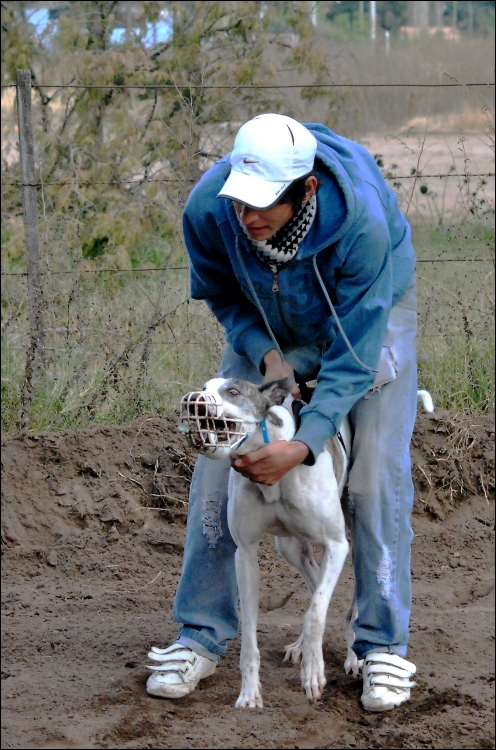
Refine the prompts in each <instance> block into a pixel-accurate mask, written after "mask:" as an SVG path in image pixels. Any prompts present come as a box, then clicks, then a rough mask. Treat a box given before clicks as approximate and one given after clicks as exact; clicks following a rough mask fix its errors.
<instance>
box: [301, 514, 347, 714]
mask: <svg viewBox="0 0 496 750" xmlns="http://www.w3.org/2000/svg"><path fill="white" fill-rule="evenodd" d="M343 527H344V524H343ZM347 554H348V542H347V541H346V537H345V534H344V528H343V534H342V536H341V539H339V540H332V541H329V542H328V543H327V544H326V546H325V548H324V556H323V559H322V564H321V566H320V576H319V581H318V583H317V587H316V589H315V591H314V594H313V596H312V601H311V603H310V608H309V610H308V612H307V613H306V615H305V619H304V623H303V644H302V650H303V654H302V660H301V683H302V686H303V689H304V690H305V693H306V696H307V698H308V700H309V701H311V702H315V701H317V700H319V698H320V697H321V695H322V690H323V689H324V685H325V683H326V679H325V675H324V658H323V655H322V638H323V635H324V628H325V620H326V615H327V610H328V608H329V602H330V601H331V596H332V593H333V591H334V587H335V585H336V583H337V581H338V578H339V575H340V573H341V570H342V568H343V565H344V561H345V559H346V555H347Z"/></svg>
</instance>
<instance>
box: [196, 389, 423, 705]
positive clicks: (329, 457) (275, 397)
mask: <svg viewBox="0 0 496 750" xmlns="http://www.w3.org/2000/svg"><path fill="white" fill-rule="evenodd" d="M288 383H289V381H288V380H281V381H275V382H273V383H268V384H265V385H262V386H256V385H253V384H252V383H248V382H246V381H244V380H240V379H237V378H231V379H227V380H226V379H223V378H215V379H213V380H209V381H208V382H207V383H206V384H205V385H204V387H203V390H202V391H195V392H192V393H189V394H187V395H186V396H185V397H184V398H183V400H182V418H183V428H182V429H183V430H184V431H185V432H188V434H189V438H190V440H191V442H192V443H193V445H195V446H196V447H197V448H198V449H199V450H200V451H201V452H202V453H203V454H204V455H206V456H208V457H210V458H214V459H220V458H226V457H227V456H229V457H231V458H235V457H237V456H241V455H245V454H247V453H250V452H252V451H254V450H257V449H258V448H260V447H262V446H263V445H264V443H267V442H271V443H272V442H277V441H279V440H291V439H292V438H293V436H294V434H295V420H294V418H293V414H292V413H291V412H290V411H289V410H288V409H287V408H285V406H282V404H283V402H284V401H285V399H286V398H287V397H288V395H289V385H288ZM419 397H421V398H422V400H423V402H424V406H425V407H426V409H427V410H429V411H430V410H432V409H431V408H430V407H431V406H432V400H431V398H430V396H429V394H428V393H426V392H419ZM289 398H291V397H289ZM350 446H351V432H350V427H349V424H348V421H347V420H345V422H344V423H343V424H342V425H341V432H340V436H339V437H336V438H332V439H330V440H328V441H327V442H326V445H325V449H324V450H323V451H322V452H321V453H320V455H319V456H318V457H317V459H316V461H315V464H314V465H313V466H304V465H302V464H301V465H299V466H296V467H295V468H293V469H291V471H289V472H288V473H287V474H286V475H285V476H284V477H283V478H282V479H281V480H280V481H279V482H278V483H277V484H276V485H274V486H266V485H262V484H255V483H253V482H251V481H250V480H249V479H246V478H245V477H243V476H242V475H241V474H240V473H238V472H236V471H234V470H231V473H230V477H229V489H228V496H229V501H228V523H229V530H230V532H231V535H232V537H233V539H234V541H235V543H236V545H237V550H236V575H237V581H238V588H239V596H240V607H241V623H242V631H241V659H240V668H241V675H242V686H241V692H240V695H239V698H238V700H237V701H236V707H239V708H262V707H263V702H262V694H261V685H260V680H259V667H260V653H259V650H258V646H257V615H258V601H259V586H260V569H259V564H258V546H259V544H260V541H261V539H262V537H263V535H264V534H269V533H270V534H274V536H275V542H276V547H277V550H278V551H279V553H280V554H281V555H282V557H283V558H284V559H285V560H286V561H287V562H288V563H290V564H291V565H293V566H295V567H296V568H297V569H298V570H299V571H300V573H301V574H302V576H303V578H304V579H305V581H306V583H307V585H308V588H309V589H310V592H311V594H312V599H311V603H310V607H309V609H308V611H307V613H306V615H305V618H304V623H303V632H302V634H301V636H300V637H299V638H298V640H297V641H296V642H295V643H292V644H291V645H289V646H287V647H286V654H285V659H284V660H285V661H286V660H288V659H292V660H293V661H294V662H295V663H299V662H301V681H302V686H303V689H304V690H305V693H306V696H307V698H308V699H309V700H310V701H311V702H314V701H317V700H318V699H319V698H320V697H321V695H322V691H323V688H324V686H325V684H326V678H325V674H324V659H323V653H322V638H323V633H324V628H325V621H326V615H327V610H328V607H329V603H330V600H331V597H332V593H333V591H334V587H335V585H336V583H337V581H338V578H339V575H340V573H341V570H342V568H343V564H344V561H345V558H346V555H347V553H348V547H349V545H348V542H347V540H346V532H345V519H344V515H343V511H342V508H341V495H342V492H343V489H344V487H345V484H346V480H347V468H348V457H349V453H350ZM312 544H317V545H320V546H321V547H322V549H323V556H322V562H321V565H320V567H319V566H318V565H317V563H316V561H315V559H314V557H313V554H312ZM355 617H356V602H355V601H353V603H352V605H351V607H350V609H349V611H348V614H347V618H346V619H347V628H346V641H347V646H348V652H347V658H346V661H345V670H346V672H348V673H349V672H353V674H354V675H355V676H356V675H358V673H359V670H360V666H361V662H359V661H358V659H357V656H356V654H355V653H354V651H353V650H352V645H353V641H354V633H353V629H352V622H353V620H354V619H355ZM412 666H413V665H412ZM409 684H413V683H409Z"/></svg>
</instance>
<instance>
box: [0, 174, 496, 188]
mask: <svg viewBox="0 0 496 750" xmlns="http://www.w3.org/2000/svg"><path fill="white" fill-rule="evenodd" d="M495 174H496V173H495V172H481V173H480V174H479V173H476V174H472V173H467V172H450V173H449V174H422V173H421V172H416V173H415V174H403V175H396V174H390V173H387V174H385V175H383V177H384V178H385V179H386V180H415V179H416V180H424V179H428V178H436V177H437V178H439V179H444V178H445V177H458V178H464V179H465V178H466V179H472V178H475V177H494V176H495ZM156 182H172V183H185V182H198V180H195V179H192V178H191V179H190V178H185V179H184V180H180V179H179V178H168V177H165V178H160V179H152V180H110V181H108V182H98V181H94V180H88V181H86V182H73V181H70V180H67V181H65V182H14V181H12V182H4V181H2V183H1V184H2V185H5V186H9V187H45V186H47V185H58V186H59V187H65V186H66V185H76V186H77V187H78V188H80V187H92V186H93V185H147V184H148V183H156Z"/></svg>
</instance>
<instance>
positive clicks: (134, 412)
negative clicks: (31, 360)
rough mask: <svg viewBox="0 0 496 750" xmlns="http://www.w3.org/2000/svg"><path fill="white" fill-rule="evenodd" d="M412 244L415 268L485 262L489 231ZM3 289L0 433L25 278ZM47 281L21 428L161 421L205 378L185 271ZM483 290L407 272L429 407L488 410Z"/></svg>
mask: <svg viewBox="0 0 496 750" xmlns="http://www.w3.org/2000/svg"><path fill="white" fill-rule="evenodd" d="M413 238H414V244H415V246H416V248H417V254H418V257H419V259H420V260H422V259H433V258H440V259H442V258H447V257H449V258H462V257H463V258H473V257H489V253H490V245H491V243H492V229H491V227H490V225H489V223H488V222H483V223H480V222H479V223H472V224H469V223H467V222H465V223H464V224H463V225H458V226H454V227H451V228H449V229H441V228H439V227H432V226H429V225H425V224H419V225H418V226H417V225H413ZM141 252H143V256H142V257H141V258H140V261H142V260H144V259H145V258H146V259H147V260H148V262H149V263H150V266H152V265H153V262H155V263H156V264H157V265H158V264H159V263H160V264H163V263H164V262H165V260H166V256H165V255H164V254H163V253H162V252H160V251H158V252H157V255H156V256H153V254H152V253H149V252H148V249H147V248H143V250H142V251H141ZM176 257H178V259H180V258H179V255H176ZM104 260H105V258H104V257H103V258H102V261H104ZM174 262H176V261H174ZM4 279H5V281H4V286H3V297H2V308H3V314H4V320H5V324H4V336H3V341H2V431H11V430H14V429H16V421H17V414H18V410H19V405H20V401H19V399H20V394H21V391H22V383H23V376H24V365H25V349H26V345H27V341H28V334H27V332H28V330H29V321H28V305H27V297H26V281H25V277H4ZM49 282H50V283H49V284H48V285H47V289H46V292H47V296H49V298H50V300H51V303H50V305H49V306H48V314H47V315H46V317H45V325H46V328H47V334H46V336H47V340H46V345H47V357H48V362H47V368H46V374H45V376H44V378H43V379H42V380H41V382H40V383H38V384H37V385H36V389H35V395H34V398H33V401H32V404H31V409H30V418H29V429H30V430H32V431H35V432H38V431H42V430H59V429H67V428H82V427H85V426H88V425H90V424H94V423H100V424H102V423H103V424H122V423H126V422H129V421H131V420H133V419H135V418H137V417H140V416H149V415H152V414H161V413H172V412H173V411H174V409H175V408H177V406H178V403H179V400H180V398H181V396H182V395H183V394H184V393H185V392H187V391H188V390H191V389H193V388H195V387H198V386H201V384H202V383H203V382H204V381H205V380H207V379H208V378H210V377H212V375H213V374H214V373H215V372H216V369H217V366H218V363H219V361H220V356H221V352H222V346H223V332H222V329H221V327H220V326H219V324H218V323H217V322H216V321H215V319H214V318H213V316H212V315H211V314H210V312H209V311H208V309H207V307H206V306H205V305H204V304H203V303H199V302H194V301H191V300H189V299H188V297H189V293H188V279H187V272H186V271H180V270H170V271H168V272H166V273H164V272H161V271H157V272H151V273H143V274H141V273H140V274H135V273H129V274H127V273H121V274H115V275H108V274H98V275H93V274H88V275H86V276H81V277H80V279H79V281H78V282H77V283H76V284H74V279H73V277H71V276H70V275H67V276H56V277H55V276H52V277H51V278H50V279H49ZM493 284H494V265H492V264H491V263H475V262H474V263H467V262H463V263H461V262H456V263H451V262H450V263H441V262H437V263H419V265H418V298H419V337H418V352H419V380H420V383H421V385H422V387H424V388H427V389H428V390H429V391H430V392H431V393H432V395H433V397H434V400H435V403H436V406H437V407H442V408H446V409H454V410H456V411H462V412H472V413H483V412H489V411H493V410H494V382H493V361H494V332H493V327H492V326H493V316H494V296H493V292H492V287H493ZM157 321H158V322H157ZM155 324H156V325H155Z"/></svg>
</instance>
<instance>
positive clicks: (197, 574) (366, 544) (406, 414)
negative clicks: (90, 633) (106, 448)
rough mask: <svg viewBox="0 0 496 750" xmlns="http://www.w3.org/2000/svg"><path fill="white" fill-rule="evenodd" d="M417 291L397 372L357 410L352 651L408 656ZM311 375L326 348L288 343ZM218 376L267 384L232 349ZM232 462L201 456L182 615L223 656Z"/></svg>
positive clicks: (392, 326) (232, 606) (207, 650)
mask: <svg viewBox="0 0 496 750" xmlns="http://www.w3.org/2000/svg"><path fill="white" fill-rule="evenodd" d="M416 327H417V313H416V298H415V288H414V287H411V289H410V290H409V291H408V292H407V293H406V294H405V295H404V297H403V298H402V299H401V300H400V301H399V303H398V304H396V305H395V306H394V307H393V308H392V310H391V312H390V316H389V320H388V326H387V332H386V340H385V342H384V347H383V353H386V354H387V356H388V358H389V360H390V361H392V363H393V366H394V369H393V374H394V371H395V372H396V377H395V378H394V379H393V380H391V381H390V382H388V383H386V384H384V385H382V386H378V387H376V388H373V389H371V390H370V391H369V392H368V393H367V394H365V396H363V397H362V398H360V399H359V400H358V401H357V403H356V404H355V406H354V407H353V408H352V410H351V412H350V415H349V416H350V421H351V426H352V434H353V444H352V452H351V460H350V472H349V480H348V495H349V499H348V503H349V507H348V511H349V512H348V516H349V525H350V532H351V537H352V549H353V566H354V571H355V580H356V595H357V608H358V617H357V619H356V620H355V622H354V623H353V628H354V632H355V642H354V645H353V649H354V651H355V653H356V654H357V656H358V658H360V659H361V658H363V656H364V655H365V654H367V653H368V652H369V651H372V650H374V649H379V650H381V651H388V652H390V653H395V654H398V655H399V656H402V657H405V656H406V651H407V644H408V635H409V618H410V609H411V575H410V547H411V541H412V538H413V532H412V528H411V524H410V515H411V512H412V507H413V482H412V475H411V464H410V452H409V448H410V440H411V436H412V432H413V426H414V422H415V414H416V409H417V364H416V354H415V335H416ZM283 353H284V355H285V358H286V359H287V361H288V362H289V363H290V364H291V365H292V366H293V367H294V369H295V370H296V371H297V372H298V374H299V375H300V376H302V378H303V379H304V380H306V381H309V380H313V379H315V378H316V376H317V373H318V370H319V367H320V360H321V356H322V351H321V349H320V347H318V346H307V347H299V348H296V349H290V350H283ZM218 375H219V377H226V378H229V377H238V378H242V379H244V380H249V381H251V382H254V383H258V382H261V379H262V378H261V375H260V373H259V371H258V370H257V368H256V367H255V366H254V365H253V364H252V362H251V361H250V360H248V359H247V358H246V357H241V356H239V355H237V354H236V353H235V352H234V350H233V349H232V347H230V346H229V345H227V346H226V348H225V351H224V355H223V359H222V362H221V365H220V369H219V373H218ZM229 471H230V463H229V460H228V459H226V460H218V461H213V460H211V459H208V458H205V457H204V456H199V458H198V460H197V462H196V466H195V471H194V474H193V480H192V483H191V491H190V500H189V510H188V526H187V535H186V545H185V549H184V558H183V568H182V574H181V579H180V581H179V586H178V589H177V593H176V599H175V603H174V609H173V616H174V619H175V620H176V622H178V623H181V627H180V629H179V640H180V642H182V643H184V644H185V645H188V646H190V647H191V648H193V650H195V651H197V652H198V653H200V654H202V655H204V656H208V657H209V658H211V659H214V660H216V659H218V658H219V657H220V656H221V655H222V654H223V653H224V651H225V649H226V647H227V644H228V642H229V641H230V640H232V639H233V638H235V637H236V635H237V632H238V592H237V584H236V572H235V566H234V553H235V549H236V547H235V544H234V542H233V540H232V538H231V535H230V533H229V529H228V527H227V514H226V508H227V483H228V475H229Z"/></svg>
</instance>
